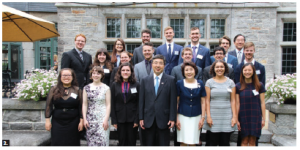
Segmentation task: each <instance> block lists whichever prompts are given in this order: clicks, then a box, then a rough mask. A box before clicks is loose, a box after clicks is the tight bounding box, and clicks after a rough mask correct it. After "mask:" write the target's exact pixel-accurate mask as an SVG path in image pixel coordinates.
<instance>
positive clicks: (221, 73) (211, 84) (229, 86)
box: [204, 60, 237, 146]
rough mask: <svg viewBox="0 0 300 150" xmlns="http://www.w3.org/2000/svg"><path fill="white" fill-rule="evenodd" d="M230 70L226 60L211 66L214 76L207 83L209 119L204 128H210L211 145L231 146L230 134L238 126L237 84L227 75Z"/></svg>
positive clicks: (207, 113) (217, 61) (207, 112)
mask: <svg viewBox="0 0 300 150" xmlns="http://www.w3.org/2000/svg"><path fill="white" fill-rule="evenodd" d="M228 72H229V69H228V66H227V64H226V62H224V61H223V60H216V61H215V62H214V63H213V64H212V65H211V68H210V74H211V75H212V76H213V78H211V79H209V80H207V81H206V83H205V91H206V94H207V95H206V102H205V104H206V116H207V119H206V122H205V123H204V129H206V130H210V131H209V132H210V139H207V140H210V145H209V146H218V145H219V146H230V144H229V142H230V141H229V140H230V135H231V134H232V133H233V131H235V128H236V126H235V124H236V122H237V114H236V106H235V84H234V82H233V81H232V80H231V79H229V78H228V77H226V76H225V74H226V73H228Z"/></svg>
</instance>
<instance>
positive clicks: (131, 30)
mask: <svg viewBox="0 0 300 150" xmlns="http://www.w3.org/2000/svg"><path fill="white" fill-rule="evenodd" d="M126 24H127V38H140V37H141V26H142V24H141V19H127V23H126Z"/></svg>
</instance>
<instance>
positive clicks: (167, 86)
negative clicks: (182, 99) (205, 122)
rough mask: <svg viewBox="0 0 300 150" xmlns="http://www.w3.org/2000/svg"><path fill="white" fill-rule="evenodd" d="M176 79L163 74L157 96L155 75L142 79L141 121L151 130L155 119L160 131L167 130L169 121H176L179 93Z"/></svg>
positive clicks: (140, 96) (140, 98) (140, 97)
mask: <svg viewBox="0 0 300 150" xmlns="http://www.w3.org/2000/svg"><path fill="white" fill-rule="evenodd" d="M176 91H177V90H176V84H175V79H174V77H172V76H170V75H167V74H165V73H163V75H162V78H161V81H160V84H159V87H158V91H157V95H155V90H154V78H153V75H149V76H147V77H145V78H143V79H142V81H141V84H140V95H139V119H140V120H144V127H145V128H150V127H151V126H152V125H153V122H154V119H156V124H157V126H158V128H159V129H167V128H168V122H169V121H176V117H177V99H176V97H177V92H176Z"/></svg>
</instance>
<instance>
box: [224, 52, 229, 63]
mask: <svg viewBox="0 0 300 150" xmlns="http://www.w3.org/2000/svg"><path fill="white" fill-rule="evenodd" d="M227 58H228V53H226V55H225V58H224V60H225V62H226V63H227V60H228V59H227Z"/></svg>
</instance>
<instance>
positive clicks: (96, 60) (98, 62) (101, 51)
mask: <svg viewBox="0 0 300 150" xmlns="http://www.w3.org/2000/svg"><path fill="white" fill-rule="evenodd" d="M102 53H104V55H106V60H105V62H104V64H105V67H106V68H107V69H108V70H109V72H111V71H112V69H113V67H112V64H111V62H110V56H109V54H108V52H107V50H106V49H105V48H100V49H99V50H97V52H96V55H95V59H94V63H93V65H92V67H91V68H93V67H94V66H100V61H99V60H98V55H100V54H102Z"/></svg>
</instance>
